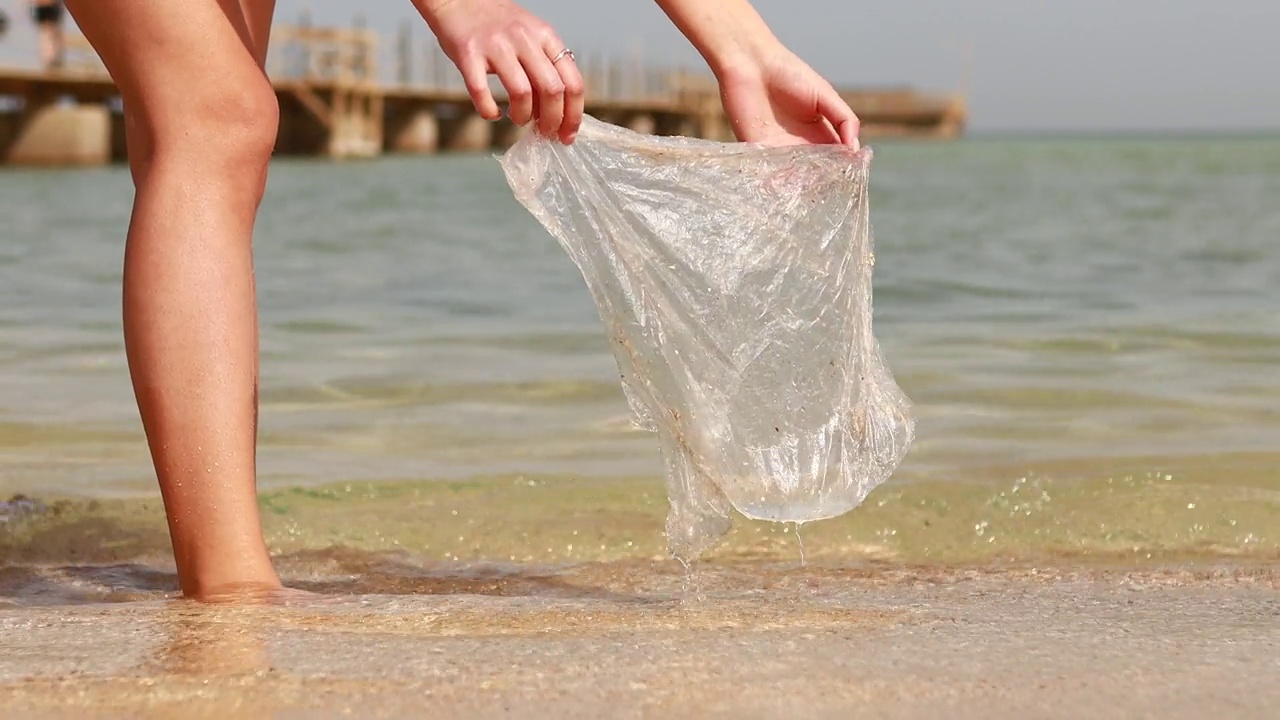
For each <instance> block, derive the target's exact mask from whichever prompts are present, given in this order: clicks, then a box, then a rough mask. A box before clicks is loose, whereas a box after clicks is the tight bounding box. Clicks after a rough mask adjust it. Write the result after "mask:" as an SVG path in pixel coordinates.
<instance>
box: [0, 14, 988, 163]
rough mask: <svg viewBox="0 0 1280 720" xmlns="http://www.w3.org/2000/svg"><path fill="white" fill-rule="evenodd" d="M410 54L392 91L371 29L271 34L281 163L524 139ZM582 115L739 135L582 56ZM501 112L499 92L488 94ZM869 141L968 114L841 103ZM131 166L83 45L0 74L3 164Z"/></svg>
mask: <svg viewBox="0 0 1280 720" xmlns="http://www.w3.org/2000/svg"><path fill="white" fill-rule="evenodd" d="M421 46H422V47H419V48H415V47H414V43H413V35H412V30H411V29H410V26H408V25H406V27H405V28H404V29H403V30H402V31H401V33H400V35H399V37H398V38H397V42H396V44H395V47H394V54H395V65H396V67H395V68H394V74H395V78H394V79H393V80H391V81H386V80H383V79H382V78H380V76H379V72H378V63H377V57H378V52H379V38H378V36H377V35H376V34H375V33H374V32H373V31H371V30H368V29H364V28H360V27H355V28H317V27H311V26H310V25H309V23H307V22H305V19H304V21H303V22H300V23H298V24H295V25H286V26H277V27H276V28H275V29H273V31H272V52H271V54H270V56H269V58H268V72H269V74H270V76H271V77H272V81H273V83H274V85H275V88H276V94H277V97H278V99H279V102H280V132H279V139H278V141H277V147H276V152H277V154H278V155H310V156H322V157H330V158H367V157H375V156H378V155H381V154H384V153H421V154H426V153H434V152H465V151H488V150H494V149H502V148H504V147H508V146H509V145H510V144H511V143H513V142H515V140H516V139H517V138H518V137H519V134H520V133H521V132H523V129H522V128H518V127H515V126H514V125H512V124H511V123H510V122H509V121H498V122H488V121H485V120H484V119H483V118H481V117H480V116H479V115H478V114H476V112H475V109H474V107H473V106H472V103H471V99H470V97H469V96H468V95H467V92H466V90H465V88H464V87H463V85H462V80H461V77H460V76H459V75H458V72H457V70H456V69H455V68H454V67H453V64H452V63H451V62H450V61H449V60H448V59H447V58H446V57H444V55H443V53H441V52H440V50H439V48H438V46H437V45H436V44H435V42H434V39H430V41H429V42H422V43H421ZM578 63H579V66H580V67H581V69H582V71H583V76H584V79H585V81H586V86H587V87H586V101H587V104H586V111H587V112H588V113H590V114H591V115H594V116H595V117H597V118H600V119H601V120H604V121H607V122H612V123H616V124H619V125H624V126H626V127H630V128H632V129H634V130H637V131H640V132H646V133H652V134H658V135H676V134H679V135H688V136H693V137H702V138H708V139H716V140H729V139H732V136H731V134H730V132H729V129H728V125H727V123H726V121H725V118H724V113H723V110H722V108H721V105H720V99H719V94H718V91H717V88H716V85H715V83H714V81H713V80H712V79H711V78H710V77H709V76H705V75H696V74H691V73H687V72H683V71H680V70H678V69H677V70H672V69H664V70H655V69H651V68H647V67H646V66H645V65H644V63H643V61H642V59H641V58H639V57H638V56H633V57H630V58H627V59H626V60H625V61H618V60H616V59H612V58H603V57H591V56H582V55H580V56H579V57H578ZM491 86H492V87H493V89H494V93H495V97H496V98H498V99H499V102H500V103H501V102H502V100H503V93H502V88H501V85H499V84H498V83H497V82H496V81H494V82H492V83H491ZM842 94H843V95H844V96H845V97H846V99H847V100H848V101H849V103H850V105H851V106H852V107H853V109H854V111H855V112H856V113H857V114H858V116H859V118H860V119H861V121H862V134H863V137H864V138H870V139H874V138H876V137H885V136H898V137H918V138H943V139H945V138H953V137H956V136H958V135H960V134H962V133H963V131H964V127H965V122H966V111H965V105H964V102H963V100H962V99H961V98H958V97H952V96H940V97H932V96H923V95H920V94H918V93H916V92H914V91H912V90H910V89H891V90H848V91H845V92H843V93H842ZM125 157H126V149H125V146H124V123H123V118H122V116H121V113H120V104H119V98H118V93H117V91H116V88H115V85H114V84H113V83H112V81H111V78H110V77H109V76H108V75H107V74H106V71H105V69H104V68H103V67H102V64H101V62H100V60H99V59H98V57H97V55H96V54H95V53H94V52H93V50H92V49H91V48H90V47H89V46H88V44H87V43H86V42H84V40H83V39H82V38H77V37H74V36H73V37H72V39H71V41H70V46H69V48H68V58H67V62H66V63H65V64H64V66H63V67H61V68H59V69H57V70H53V71H36V70H24V69H4V68H0V165H4V164H7V165H28V166H30V165H41V166H59V165H97V164H104V163H110V162H119V161H122V160H124V159H125Z"/></svg>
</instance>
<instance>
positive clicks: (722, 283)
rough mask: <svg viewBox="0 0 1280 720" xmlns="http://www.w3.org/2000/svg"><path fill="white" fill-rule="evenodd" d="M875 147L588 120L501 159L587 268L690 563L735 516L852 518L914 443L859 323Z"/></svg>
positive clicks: (867, 324) (672, 526)
mask: <svg viewBox="0 0 1280 720" xmlns="http://www.w3.org/2000/svg"><path fill="white" fill-rule="evenodd" d="M871 155H872V153H871V150H870V149H869V148H864V149H862V150H860V151H858V152H856V153H855V152H854V151H853V150H852V149H851V148H848V147H840V146H830V145H829V146H813V145H809V146H800V147H791V148H764V147H760V146H756V145H750V144H744V143H719V142H711V141H705V140H697V139H690V138H682V137H655V136H649V135H641V134H638V133H635V132H632V131H630V130H626V129H624V128H621V127H618V126H615V125H610V124H607V123H604V122H601V121H598V120H596V119H595V118H592V117H586V118H584V119H583V124H582V127H581V130H580V131H579V134H578V137H577V139H576V140H575V142H574V143H573V144H572V145H569V146H565V145H563V144H561V143H559V142H556V141H553V140H548V139H545V138H542V137H539V136H538V135H537V133H527V134H526V135H525V136H524V137H523V138H522V139H521V140H520V141H519V142H517V143H516V144H515V145H514V146H512V147H511V149H510V150H508V151H507V152H506V153H505V154H504V155H502V156H501V157H500V158H499V162H500V163H501V165H502V168H503V171H504V172H505V174H506V177H507V182H508V184H509V185H510V186H511V189H512V191H513V192H514V194H515V196H516V198H517V200H518V201H519V202H520V203H521V204H522V205H524V207H525V208H527V209H528V210H529V211H530V212H531V213H532V214H533V216H534V217H535V218H536V219H537V220H538V221H539V222H540V223H541V224H542V225H543V226H544V227H545V228H546V229H547V231H548V232H550V233H551V235H552V236H554V237H555V238H556V239H557V240H558V241H559V243H560V245H561V247H563V248H564V250H565V252H567V253H568V255H569V257H570V258H571V259H572V261H573V262H574V264H575V265H577V267H578V269H579V270H580V271H581V273H582V276H583V279H584V280H585V281H586V284H587V287H588V289H589V290H590V293H591V296H592V298H593V300H594V301H595V304H596V307H597V310H598V311H599V314H600V318H601V320H602V321H603V323H604V325H605V327H606V329H607V331H608V334H609V342H610V345H611V347H612V350H613V355H614V358H615V359H616V361H617V365H618V370H619V372H620V375H621V381H622V387H623V390H624V392H625V395H626V398H627V400H628V402H629V404H630V407H631V410H632V411H633V414H634V421H635V424H636V425H637V426H638V427H640V428H643V429H646V430H651V431H655V432H656V433H657V435H658V438H659V439H660V444H661V450H662V456H663V459H664V461H665V464H666V469H667V492H668V498H669V502H670V511H669V514H668V517H667V538H668V546H669V550H670V552H671V554H672V555H673V556H675V557H676V558H679V559H681V560H682V561H686V562H687V561H688V560H690V559H693V558H696V557H697V556H698V555H701V554H702V553H703V552H704V551H706V550H707V549H708V548H709V547H710V546H711V545H712V544H713V543H714V542H716V541H717V540H718V539H719V538H720V537H721V536H722V535H724V534H725V533H726V532H727V531H728V530H729V528H730V522H731V510H730V508H731V507H732V508H736V509H737V510H738V511H739V512H741V513H742V514H743V515H745V516H747V517H750V518H755V519H761V520H771V521H777V522H794V523H804V522H810V521H815V520H821V519H825V518H831V517H835V516H838V515H841V514H844V513H846V512H848V511H850V510H852V509H853V508H855V507H857V506H858V505H859V504H860V503H861V502H862V501H863V499H864V498H865V497H866V496H867V494H868V493H870V492H871V490H872V489H873V488H875V487H876V486H877V485H879V484H880V483H882V482H884V481H885V480H886V479H887V478H888V477H889V476H890V474H892V473H893V471H894V470H895V469H896V468H897V466H898V464H899V463H900V462H901V461H902V459H903V457H904V456H905V454H906V452H907V448H908V447H909V446H910V444H911V441H912V439H913V436H914V434H915V421H914V419H913V416H912V412H911V404H910V401H909V399H908V398H907V397H906V395H905V394H904V393H903V392H902V390H901V389H900V388H899V387H898V385H897V384H896V382H895V381H894V379H893V376H892V375H891V374H890V372H889V370H888V368H887V367H886V364H885V361H884V358H883V356H882V355H881V352H880V348H879V345H878V343H877V342H876V339H875V337H874V336H873V335H872V331H871V316H872V312H871V269H872V264H873V255H872V247H871V237H870V231H869V227H868V217H869V215H868V199H867V182H868V175H869V171H870V162H871Z"/></svg>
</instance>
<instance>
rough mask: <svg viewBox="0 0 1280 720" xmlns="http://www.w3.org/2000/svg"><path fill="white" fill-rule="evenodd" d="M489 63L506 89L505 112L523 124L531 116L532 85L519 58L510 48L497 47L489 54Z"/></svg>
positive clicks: (513, 120) (517, 123) (519, 123)
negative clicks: (506, 106)
mask: <svg viewBox="0 0 1280 720" xmlns="http://www.w3.org/2000/svg"><path fill="white" fill-rule="evenodd" d="M489 64H490V65H491V66H493V71H494V72H495V73H497V75H498V80H500V81H501V82H502V86H503V87H504V88H506V89H507V105H508V108H507V112H508V114H510V115H511V122H513V123H515V124H516V125H524V124H525V123H527V122H529V119H530V118H532V117H533V86H532V84H531V83H530V78H529V75H528V74H527V73H526V72H525V69H524V67H523V66H522V65H521V64H520V58H519V57H517V56H516V53H515V51H514V50H512V49H510V48H506V47H503V48H499V49H498V50H496V51H494V52H491V53H490V55H489Z"/></svg>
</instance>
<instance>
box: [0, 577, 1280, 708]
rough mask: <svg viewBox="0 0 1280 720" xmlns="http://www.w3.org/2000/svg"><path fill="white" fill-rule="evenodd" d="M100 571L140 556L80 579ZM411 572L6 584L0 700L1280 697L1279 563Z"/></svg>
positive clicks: (668, 703)
mask: <svg viewBox="0 0 1280 720" xmlns="http://www.w3.org/2000/svg"><path fill="white" fill-rule="evenodd" d="M282 562H283V566H284V567H285V569H286V571H290V570H293V571H298V570H304V569H305V568H309V567H310V565H309V561H308V560H307V559H306V558H303V557H297V558H285V559H284V560H283V561H282ZM95 572H96V573H97V577H96V579H95V578H94V577H93V574H94V573H95ZM112 572H114V573H116V574H115V576H114V577H115V579H116V580H117V581H120V580H125V581H127V580H128V579H129V577H128V576H129V573H130V572H133V571H130V570H128V569H122V568H118V567H117V568H114V569H111V568H99V569H97V570H94V571H93V572H90V571H88V570H85V571H83V573H82V576H81V578H80V580H81V581H82V582H99V583H109V582H110V581H111V579H112V575H111V573H112ZM305 572H307V573H309V572H310V571H309V570H306V571H305ZM403 574H405V575H412V576H413V577H414V581H413V583H408V584H404V585H401V587H400V589H401V590H403V591H405V592H406V593H408V594H398V595H397V594H378V595H363V594H360V595H349V594H339V593H334V592H331V590H332V587H330V588H329V590H330V592H328V593H327V594H324V595H320V596H318V597H307V598H294V599H293V600H291V601H288V602H277V603H275V604H265V605H247V606H246V605H235V606H207V605H196V604H193V603H189V602H185V601H179V600H171V599H164V598H153V599H134V600H131V601H127V602H116V603H93V604H79V605H70V606H45V607H23V608H19V607H12V608H3V607H0V628H2V631H3V635H4V637H5V643H4V645H5V652H4V653H3V655H0V706H3V707H5V708H6V713H5V714H6V716H7V717H71V716H74V717H77V718H87V717H125V716H127V717H179V716H181V717H247V718H267V717H272V718H295V717H296V718H309V717H317V718H318V717H435V718H445V717H458V718H491V717H493V718H498V717H533V718H542V717H546V718H578V717H583V718H588V717H590V718H598V717H620V718H630V717H708V718H719V717H724V718H729V717H734V718H737V717H743V718H757V717H759V718H764V717H790V718H811V717H812V718H849V717H859V718H862V717H899V718H935V717H949V718H1015V717H1016V718H1024V717H1037V718H1039V717H1063V718H1066V717H1073V718H1074V717H1091V718H1107V717H1125V718H1134V717H1160V718H1203V717H1213V716H1217V717H1231V718H1252V717H1258V718H1261V717H1265V716H1267V715H1268V712H1269V711H1270V709H1271V708H1273V707H1274V706H1275V704H1276V703H1280V686H1278V685H1277V684H1276V683H1275V682H1274V680H1275V678H1276V677H1280V653H1278V652H1277V651H1278V650H1280V647H1278V646H1280V599H1278V598H1280V596H1278V595H1277V590H1278V589H1280V567H1277V566H1254V567H1243V566H1232V567H1228V566H1219V567H1205V568H1202V569H1200V570H1187V569H1166V570H1160V569H1152V570H1145V571H1126V570H1123V569H1115V568H1111V569H1108V568H1102V567H1089V568H1083V567H1082V568H1077V569H1074V570H1068V569H1065V568H1058V569H1044V568H1031V567H1021V568H1017V569H1013V568H1004V569H1001V568H994V567H972V568H968V569H954V570H950V571H945V572H941V571H937V570H929V569H911V568H908V567H902V566H895V565H892V564H884V563H861V564H859V565H858V566H856V567H852V566H851V567H815V566H813V565H810V566H807V567H805V568H799V567H796V566H794V565H790V564H777V565H775V564H760V563H750V564H735V563H727V564H718V565H711V566H704V567H702V568H701V569H700V570H699V572H698V573H697V576H696V581H695V582H694V583H693V584H690V583H688V582H687V580H686V578H684V577H683V574H682V573H681V572H677V571H672V569H671V568H670V567H669V565H668V564H666V563H659V564H650V563H647V562H614V563H590V564H584V565H578V566H574V567H570V568H554V567H549V566H548V567H537V568H534V567H528V566H519V567H516V566H510V567H502V566H476V565H469V566H465V567H459V566H449V567H437V568H418V569H417V571H416V572H408V571H407V570H406V571H404V573H403ZM133 580H137V578H133ZM303 584H306V583H303ZM410 585H412V586H410ZM313 586H314V587H317V588H319V589H322V590H323V589H324V588H323V587H322V586H323V583H313ZM115 599H117V600H125V599H126V598H123V597H117V598H115Z"/></svg>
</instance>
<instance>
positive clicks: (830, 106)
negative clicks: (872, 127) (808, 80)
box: [818, 90, 861, 150]
mask: <svg viewBox="0 0 1280 720" xmlns="http://www.w3.org/2000/svg"><path fill="white" fill-rule="evenodd" d="M818 112H820V113H822V116H823V117H825V118H826V119H827V121H829V122H830V123H831V126H832V127H833V128H835V131H836V135H837V136H839V138H840V142H841V144H844V145H849V146H850V147H852V148H853V149H854V150H857V149H858V147H859V143H858V130H859V128H860V125H861V123H859V121H858V116H857V115H855V114H854V113H853V109H852V108H850V107H849V105H848V103H846V102H845V101H844V100H843V99H842V98H841V97H840V95H839V93H837V92H835V91H834V90H832V91H831V92H829V93H824V94H823V95H822V97H821V98H819V100H818Z"/></svg>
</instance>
